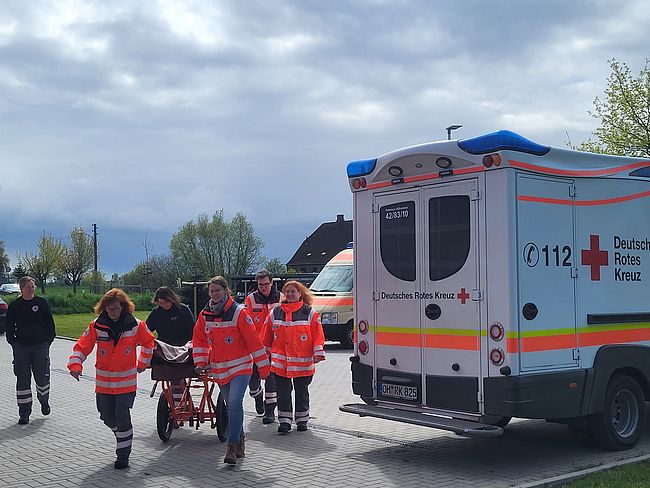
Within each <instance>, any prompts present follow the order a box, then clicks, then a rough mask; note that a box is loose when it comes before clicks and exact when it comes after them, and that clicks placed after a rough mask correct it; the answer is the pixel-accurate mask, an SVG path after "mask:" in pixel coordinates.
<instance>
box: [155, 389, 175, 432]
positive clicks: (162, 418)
mask: <svg viewBox="0 0 650 488" xmlns="http://www.w3.org/2000/svg"><path fill="white" fill-rule="evenodd" d="M156 430H158V437H160V440H161V441H163V442H167V441H168V440H169V439H171V438H172V432H173V431H174V422H173V421H172V419H171V416H170V415H169V404H168V403H167V399H166V398H165V394H164V393H161V394H160V397H159V398H158V409H157V410H156Z"/></svg>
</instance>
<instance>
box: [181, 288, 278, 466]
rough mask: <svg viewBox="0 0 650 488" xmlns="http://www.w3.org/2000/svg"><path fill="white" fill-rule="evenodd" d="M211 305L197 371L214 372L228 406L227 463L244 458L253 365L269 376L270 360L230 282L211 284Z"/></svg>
mask: <svg viewBox="0 0 650 488" xmlns="http://www.w3.org/2000/svg"><path fill="white" fill-rule="evenodd" d="M208 294H209V295H210V301H209V302H208V303H207V305H206V306H205V308H204V309H203V310H202V311H201V313H200V314H199V318H198V320H197V321H196V325H195V326H194V335H193V336H192V344H193V348H192V356H193V358H194V364H195V365H196V367H197V369H208V368H209V369H210V371H211V376H212V380H213V381H215V382H216V383H217V384H218V385H219V388H220V389H221V391H222V392H223V395H224V397H225V399H226V405H227V406H228V449H227V452H226V456H225V457H224V459H223V462H224V463H227V464H236V463H237V458H238V457H243V456H244V447H245V446H244V440H245V436H244V394H245V393H246V388H247V387H248V381H249V380H250V377H251V373H252V372H253V362H255V364H256V365H257V369H258V371H259V375H260V378H262V379H265V378H266V377H267V376H268V374H269V358H268V355H267V353H266V350H265V349H264V346H263V345H262V341H261V340H260V338H259V336H258V335H257V331H256V330H255V325H254V323H253V319H252V318H251V316H250V315H249V313H248V311H247V310H246V308H245V307H244V306H243V305H241V304H238V303H235V302H234V301H233V299H232V297H231V296H230V288H228V282H227V281H226V279H225V278H224V277H223V276H215V277H214V278H212V279H211V280H210V281H209V282H208Z"/></svg>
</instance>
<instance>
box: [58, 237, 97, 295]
mask: <svg viewBox="0 0 650 488" xmlns="http://www.w3.org/2000/svg"><path fill="white" fill-rule="evenodd" d="M69 237H70V245H68V246H63V248H62V252H61V266H60V268H61V272H62V273H63V274H64V275H65V278H66V279H67V280H68V281H69V282H70V283H71V284H72V291H73V293H77V286H78V285H79V284H81V280H82V278H83V277H84V275H85V274H86V273H87V272H88V271H90V269H91V268H92V267H93V264H94V263H95V250H94V246H93V240H92V238H91V237H90V236H89V235H87V234H86V233H85V232H84V230H83V228H81V227H74V228H73V229H72V230H71V231H70V235H69Z"/></svg>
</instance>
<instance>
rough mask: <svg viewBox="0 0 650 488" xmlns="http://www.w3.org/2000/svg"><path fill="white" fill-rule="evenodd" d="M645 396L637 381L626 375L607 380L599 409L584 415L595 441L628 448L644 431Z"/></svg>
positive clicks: (608, 446)
mask: <svg viewBox="0 0 650 488" xmlns="http://www.w3.org/2000/svg"><path fill="white" fill-rule="evenodd" d="M645 419H646V415H645V399H644V397H643V391H641V387H640V386H639V384H638V383H637V382H636V381H634V380H633V379H632V378H630V377H629V376H627V375H618V376H614V377H613V378H612V379H610V380H609V384H608V385H607V391H606V392H605V401H604V402H603V411H602V412H598V413H595V414H593V415H590V416H589V417H587V426H588V428H589V433H590V434H591V437H592V438H593V440H594V441H595V442H596V444H598V445H600V446H601V447H604V448H605V449H610V450H613V451H622V450H624V449H630V448H631V447H633V446H634V445H636V443H637V442H639V439H640V438H641V435H642V434H643V432H644V431H645Z"/></svg>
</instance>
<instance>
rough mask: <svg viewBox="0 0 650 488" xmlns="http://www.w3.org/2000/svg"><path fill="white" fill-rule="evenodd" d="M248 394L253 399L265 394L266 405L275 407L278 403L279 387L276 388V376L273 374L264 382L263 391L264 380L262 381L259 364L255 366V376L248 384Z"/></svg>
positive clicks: (252, 375)
mask: <svg viewBox="0 0 650 488" xmlns="http://www.w3.org/2000/svg"><path fill="white" fill-rule="evenodd" d="M248 392H249V394H250V396H252V397H253V398H254V397H256V396H258V395H261V394H262V393H264V403H265V404H266V405H269V406H270V405H273V406H274V407H275V404H276V403H277V402H278V393H277V387H276V386H275V375H274V374H273V373H271V374H269V376H268V377H267V378H266V379H265V380H264V391H262V380H261V379H260V372H259V370H258V369H257V364H253V374H251V379H250V381H249V382H248Z"/></svg>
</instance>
